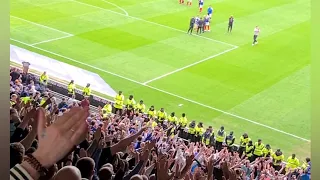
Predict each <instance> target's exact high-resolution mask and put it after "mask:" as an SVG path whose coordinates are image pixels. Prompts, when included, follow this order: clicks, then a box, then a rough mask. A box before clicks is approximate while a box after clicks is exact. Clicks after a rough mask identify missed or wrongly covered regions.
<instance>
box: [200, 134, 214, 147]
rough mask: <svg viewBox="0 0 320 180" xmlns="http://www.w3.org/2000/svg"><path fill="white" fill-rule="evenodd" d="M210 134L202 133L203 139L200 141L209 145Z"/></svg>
mask: <svg viewBox="0 0 320 180" xmlns="http://www.w3.org/2000/svg"><path fill="white" fill-rule="evenodd" d="M211 134H212V133H210V132H205V133H204V134H203V139H202V142H203V143H204V144H205V145H207V146H208V145H209V144H210V137H211Z"/></svg>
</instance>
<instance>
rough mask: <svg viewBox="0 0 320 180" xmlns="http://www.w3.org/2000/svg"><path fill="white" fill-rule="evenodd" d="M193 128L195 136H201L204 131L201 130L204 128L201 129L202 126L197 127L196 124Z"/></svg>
mask: <svg viewBox="0 0 320 180" xmlns="http://www.w3.org/2000/svg"><path fill="white" fill-rule="evenodd" d="M195 130H196V135H197V136H202V135H203V133H204V132H203V131H204V129H203V128H200V127H198V126H196V128H195Z"/></svg>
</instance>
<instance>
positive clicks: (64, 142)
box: [33, 107, 89, 168]
mask: <svg viewBox="0 0 320 180" xmlns="http://www.w3.org/2000/svg"><path fill="white" fill-rule="evenodd" d="M37 115H38V137H39V146H38V149H37V150H36V151H35V152H34V153H33V156H34V157H35V158H36V159H37V160H38V161H39V162H40V163H41V164H42V166H44V167H45V168H49V167H51V166H52V165H53V164H54V163H56V162H57V161H59V160H60V159H61V158H63V157H64V156H65V155H66V154H67V153H69V152H70V150H71V149H72V148H73V147H74V146H75V145H78V144H79V143H80V142H82V141H83V140H84V139H85V137H86V135H87V132H88V125H87V123H86V119H87V117H88V115H89V109H82V108H81V107H75V108H72V109H71V110H70V111H69V112H68V113H65V114H64V115H62V116H60V117H59V118H58V119H57V121H56V122H55V123H53V124H52V125H51V126H49V127H45V124H46V118H45V111H44V109H43V108H39V109H38V110H37Z"/></svg>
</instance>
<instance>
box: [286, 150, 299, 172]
mask: <svg viewBox="0 0 320 180" xmlns="http://www.w3.org/2000/svg"><path fill="white" fill-rule="evenodd" d="M299 166H300V161H299V159H298V158H297V157H296V155H295V154H292V155H291V156H290V157H288V159H287V164H286V168H287V169H288V168H290V169H291V170H295V169H297V168H298V167H299Z"/></svg>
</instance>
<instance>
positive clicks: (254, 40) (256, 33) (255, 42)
mask: <svg viewBox="0 0 320 180" xmlns="http://www.w3.org/2000/svg"><path fill="white" fill-rule="evenodd" d="M253 33H254V34H253V43H252V46H254V45H256V44H258V41H257V38H258V36H259V33H260V28H259V27H258V26H256V27H255V28H254V30H253Z"/></svg>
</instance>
